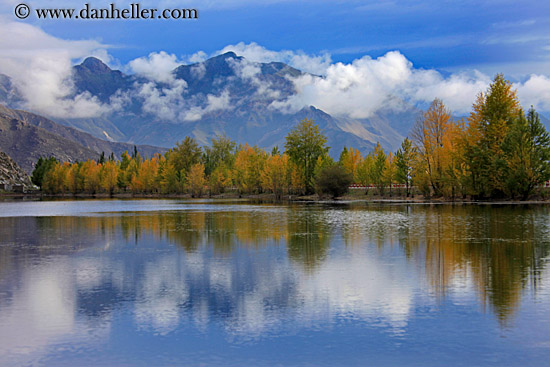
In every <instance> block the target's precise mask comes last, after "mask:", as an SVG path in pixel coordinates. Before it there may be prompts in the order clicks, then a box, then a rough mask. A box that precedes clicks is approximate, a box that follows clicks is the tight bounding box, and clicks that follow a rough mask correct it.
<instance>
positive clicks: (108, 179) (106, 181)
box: [100, 160, 118, 196]
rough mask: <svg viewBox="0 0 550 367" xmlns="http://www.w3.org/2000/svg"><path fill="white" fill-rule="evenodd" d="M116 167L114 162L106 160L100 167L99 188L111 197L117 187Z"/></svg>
mask: <svg viewBox="0 0 550 367" xmlns="http://www.w3.org/2000/svg"><path fill="white" fill-rule="evenodd" d="M117 180H118V167H117V164H116V162H115V161H112V160H108V161H106V162H105V163H103V164H102V165H101V169H100V186H101V188H102V189H103V190H105V191H106V192H108V193H109V195H111V196H112V195H113V193H114V191H115V188H116V186H117Z"/></svg>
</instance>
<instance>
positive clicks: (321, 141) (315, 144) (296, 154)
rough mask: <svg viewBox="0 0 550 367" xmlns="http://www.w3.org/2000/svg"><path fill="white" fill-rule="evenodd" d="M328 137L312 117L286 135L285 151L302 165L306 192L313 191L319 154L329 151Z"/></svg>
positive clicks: (301, 122)
mask: <svg viewBox="0 0 550 367" xmlns="http://www.w3.org/2000/svg"><path fill="white" fill-rule="evenodd" d="M326 143H327V137H326V136H325V135H324V134H322V133H321V131H320V130H319V126H318V125H317V124H315V123H314V122H313V121H312V120H310V119H307V118H305V119H303V120H302V121H300V122H299V123H298V125H296V127H295V128H294V129H292V130H291V131H290V133H289V134H288V135H287V136H286V142H285V151H286V153H287V154H288V156H289V158H290V160H291V161H293V162H294V163H295V164H296V165H298V166H299V167H301V170H302V172H303V175H304V177H303V179H304V183H303V186H304V187H305V191H306V193H312V192H313V177H314V171H315V165H316V163H317V159H318V158H319V156H322V155H324V154H327V153H328V150H329V147H327V146H326Z"/></svg>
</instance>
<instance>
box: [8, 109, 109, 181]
mask: <svg viewBox="0 0 550 367" xmlns="http://www.w3.org/2000/svg"><path fill="white" fill-rule="evenodd" d="M0 150H2V151H4V152H6V153H7V154H8V155H9V156H10V157H11V158H12V159H13V160H14V161H15V162H17V164H18V165H19V166H21V168H23V170H25V172H27V173H31V172H32V170H33V167H34V164H35V163H36V161H38V158H40V157H49V156H53V157H55V158H56V159H58V160H60V161H67V162H75V161H85V160H88V159H98V158H99V154H98V153H97V152H95V151H93V150H91V149H88V148H85V147H84V146H82V145H81V144H78V143H76V142H74V141H72V140H69V139H65V138H63V137H61V136H59V135H56V134H53V133H50V132H49V131H46V130H44V129H42V128H40V127H36V126H33V125H31V124H29V123H27V122H23V121H21V120H18V119H16V118H12V117H9V116H6V115H3V114H0Z"/></svg>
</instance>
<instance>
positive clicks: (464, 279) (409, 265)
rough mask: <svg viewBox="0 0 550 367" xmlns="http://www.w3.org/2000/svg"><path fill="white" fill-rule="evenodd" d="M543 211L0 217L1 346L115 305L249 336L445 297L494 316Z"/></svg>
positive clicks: (518, 281)
mask: <svg viewBox="0 0 550 367" xmlns="http://www.w3.org/2000/svg"><path fill="white" fill-rule="evenodd" d="M548 215H549V212H548V209H547V208H546V207H525V208H518V207H514V206H496V207H495V206H449V205H440V206H403V205H396V206H387V205H386V206H373V205H370V206H364V205H351V206H319V205H312V206H298V207H292V206H291V207H284V206H280V207H279V206H258V207H256V208H255V209H253V210H241V211H233V210H231V209H230V208H229V210H228V208H225V207H224V206H223V205H222V206H220V207H219V210H217V211H200V210H192V211H169V212H155V213H151V212H147V213H139V212H135V213H110V214H102V215H96V216H75V217H71V216H67V217H11V218H0V238H1V240H0V290H1V293H0V325H1V329H2V332H1V333H0V355H4V356H17V358H23V361H24V362H25V363H28V362H29V361H32V358H31V359H30V360H25V359H24V357H22V356H24V355H25V354H28V353H27V352H28V351H32V352H33V353H39V351H40V350H41V349H44V348H46V346H48V345H50V344H56V343H63V342H66V341H67V340H78V339H79V338H80V339H82V340H86V342H87V343H90V342H92V343H93V342H99V341H98V340H100V339H101V337H102V336H103V337H104V336H105V335H107V334H108V333H109V330H110V328H111V327H112V324H113V322H114V321H113V320H114V319H116V317H121V318H124V317H129V318H130V319H131V320H132V321H131V323H132V325H133V327H134V328H136V329H137V330H141V331H143V332H153V333H155V334H157V335H168V334H170V333H173V332H176V331H178V329H180V328H182V327H184V326H187V325H193V327H194V328H195V329H196V330H199V331H201V332H204V333H207V332H208V330H209V327H211V325H212V324H215V325H218V326H219V327H221V328H222V329H223V330H224V332H225V334H226V336H227V337H228V338H240V339H250V338H252V339H254V338H261V337H263V336H265V335H266V334H270V333H271V334H273V333H274V332H276V333H283V334H284V333H292V332H295V330H296V329H303V328H313V329H315V328H330V327H331V325H332V324H333V323H335V322H338V320H342V319H349V320H360V321H361V322H362V323H365V324H366V325H369V327H379V328H383V329H385V330H387V331H388V332H391V333H392V334H393V335H403V334H404V333H405V332H406V330H407V325H408V323H409V320H410V317H411V315H412V314H413V313H415V312H416V311H415V310H416V309H417V308H419V307H427V308H437V305H438V304H440V303H442V302H444V300H445V299H446V298H448V297H452V298H453V299H455V300H456V301H457V302H458V303H460V300H461V299H464V300H466V301H465V302H470V305H471V304H472V303H473V304H478V305H481V306H482V307H485V306H487V308H488V310H490V311H491V313H493V314H494V315H495V316H496V318H497V319H498V320H499V322H500V323H501V324H502V325H503V326H506V325H508V324H509V322H510V320H513V315H514V314H515V312H517V310H518V309H519V308H520V305H521V300H522V295H524V293H525V292H526V291H536V289H537V287H539V286H540V284H541V283H542V282H544V279H543V275H542V274H543V271H544V269H545V266H546V262H547V261H548V255H549V250H550V246H549V244H548V238H549V236H548V235H549V228H550V223H549V222H548V218H549V217H548ZM117 315H118V316H117ZM121 315H124V317H123V316H121ZM129 328H131V327H129ZM90 330H93V334H94V335H95V338H90V335H89V332H90ZM29 335H32V336H33V337H31V338H29V337H28V336H29ZM10 358H11V357H10ZM14 358H15V357H14ZM29 358H30V357H29ZM0 361H1V359H0Z"/></svg>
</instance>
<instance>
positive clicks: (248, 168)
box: [234, 144, 267, 194]
mask: <svg viewBox="0 0 550 367" xmlns="http://www.w3.org/2000/svg"><path fill="white" fill-rule="evenodd" d="M266 157H267V156H266V154H265V152H264V151H263V150H262V149H259V148H258V147H251V146H250V145H248V144H245V145H244V146H242V147H241V148H240V149H239V151H238V152H237V156H236V158H235V168H234V170H235V184H236V185H237V188H238V189H239V191H240V192H241V193H247V194H249V193H252V192H259V191H260V190H261V172H262V170H263V165H264V162H265V159H266Z"/></svg>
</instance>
